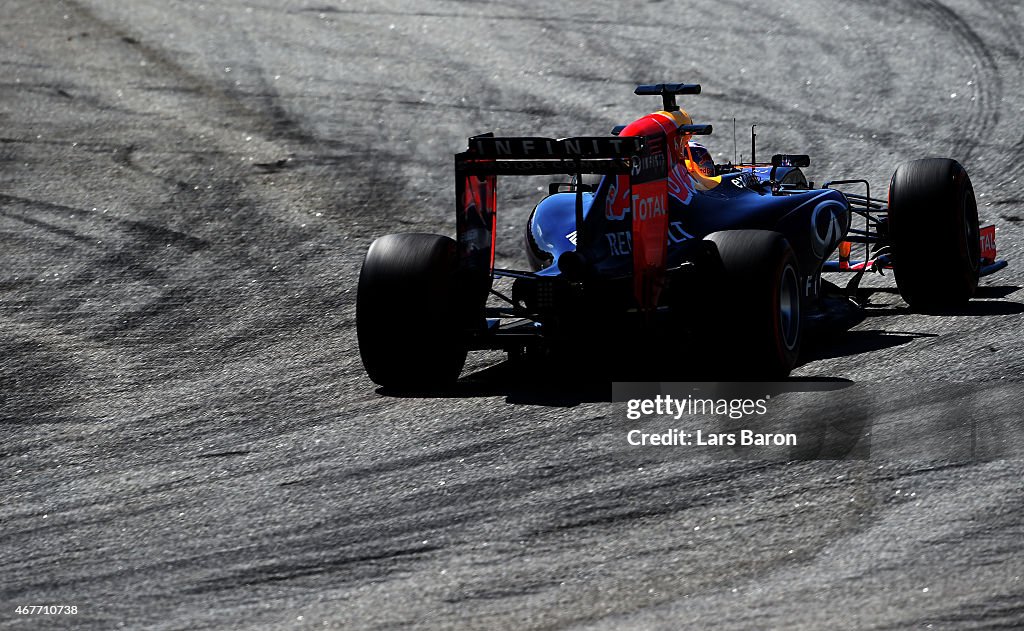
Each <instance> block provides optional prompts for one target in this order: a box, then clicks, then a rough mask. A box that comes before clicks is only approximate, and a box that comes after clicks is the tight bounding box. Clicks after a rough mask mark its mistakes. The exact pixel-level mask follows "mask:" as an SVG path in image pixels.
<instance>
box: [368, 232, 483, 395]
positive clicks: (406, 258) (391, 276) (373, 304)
mask: <svg viewBox="0 0 1024 631" xmlns="http://www.w3.org/2000/svg"><path fill="white" fill-rule="evenodd" d="M457 267H458V262H457V254H456V243H455V241H454V240H452V239H450V238H448V237H444V236H440V235H434V234H414V233H410V234H392V235H388V236H385V237H381V238H379V239H377V240H376V241H374V242H373V244H372V245H371V246H370V249H369V251H368V252H367V253H366V259H365V260H364V261H363V268H362V271H361V272H360V274H359V290H358V294H357V297H356V332H357V336H358V338H359V354H360V356H361V357H362V360H363V366H364V367H365V368H366V373H367V374H368V375H369V377H370V379H371V380H373V382H374V383H377V384H379V385H381V386H384V387H386V388H393V389H396V390H407V391H408V390H412V391H425V390H432V389H436V388H438V387H443V386H446V385H450V384H452V383H454V382H455V381H456V380H457V379H458V377H459V373H460V372H461V371H462V366H463V364H464V363H465V361H466V354H467V350H466V344H465V340H464V339H463V336H464V331H465V330H466V328H467V324H468V322H469V321H470V320H469V318H467V309H466V307H465V304H466V301H465V300H464V299H463V297H462V295H461V294H460V292H459V290H458V283H457V281H456V270H457Z"/></svg>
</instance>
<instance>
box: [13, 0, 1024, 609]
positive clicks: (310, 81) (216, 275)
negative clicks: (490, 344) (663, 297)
mask: <svg viewBox="0 0 1024 631" xmlns="http://www.w3.org/2000/svg"><path fill="white" fill-rule="evenodd" d="M0 15H2V18H3V19H0V42H2V43H0V46H2V49H3V55H4V56H3V65H2V68H3V76H2V78H0V83H2V89H0V168H2V171H0V173H2V176H0V234H2V239H3V247H2V248H0V321H2V327H0V367H2V372H0V397H2V403H0V417H2V419H0V420H2V423H3V425H2V427H3V434H4V439H3V444H2V446H0V471H2V477H0V501H2V505H0V542H2V545H0V628H3V629H8V628H10V629H15V628H25V629H37V628H65V627H66V628H71V627H74V628H90V629H91V628H95V629H108V628H114V627H125V628H133V629H138V628H154V629H199V628H210V629H222V628H395V627H404V626H414V627H425V628H460V627H464V628H486V629H496V628H516V629H523V628H552V627H580V628H597V629H624V628H644V629H649V628H653V629H657V628H665V629H676V628H680V627H688V626H692V627H693V628H720V629H746V628H772V627H774V628H790V629H792V628H806V629H820V628H830V627H837V626H838V627H859V628H873V629H890V628H892V629H897V628H898V629H903V628H911V627H923V626H928V628H936V629H939V628H951V629H964V628H1010V627H1015V626H1020V625H1022V624H1024V581H1022V578H1021V577H1022V576H1024V544H1022V541H1024V519H1022V517H1021V515H1022V514H1024V488H1022V486H1021V476H1022V474H1024V457H1022V453H1021V451H1022V450H1021V447H1020V445H1021V444H1022V443H1021V440H1022V439H1024V429H1022V425H1024V421H1022V420H1021V413H1020V412H1019V411H1018V409H1017V408H1016V406H1017V404H1018V403H1019V401H1020V400H1021V395H1022V394H1024V387H1022V386H1021V381H1022V378H1021V375H1022V373H1024V349H1022V344H1021V337H1020V336H1021V330H1022V325H1024V315H1022V313H1024V305H1022V304H1021V302H1022V300H1024V292H1022V291H1020V288H1021V286H1022V284H1024V282H1022V281H1024V278H1022V270H1024V263H1021V262H1022V261H1024V252H1022V247H1021V244H1022V243H1024V231H1022V224H1021V218H1022V216H1024V201H1022V198H1024V195H1022V194H1021V192H1020V191H1021V189H1022V184H1024V182H1020V181H1018V180H1019V179H1020V177H1021V176H1019V165H1020V163H1021V161H1022V159H1024V122H1022V121H1024V76H1022V75H1024V63H1022V55H1024V41H1022V40H1024V30H1022V28H1021V25H1022V24H1024V8H1022V7H1021V5H1020V4H1019V3H1017V2H1013V1H1010V0H1005V1H1000V0H977V1H966V0H965V1H962V2H955V3H947V4H944V3H941V2H938V1H934V0H899V1H897V2H878V1H872V0H857V1H854V2H844V3H837V4H836V5H835V6H830V7H822V6H819V3H817V2H810V1H807V2H779V3H767V4H765V3H760V4H751V3H749V2H732V1H724V2H720V3H717V4H714V5H709V4H707V3H688V2H652V3H628V4H623V3H616V2H611V1H604V2H600V3H592V4H590V5H589V6H588V7H587V8H584V7H583V6H580V5H575V4H573V3H556V4H554V5H550V6H549V5H547V4H546V3H540V2H523V1H520V2H508V3H493V4H490V3H465V2H457V1H448V2H443V1H428V2H412V1H397V2H384V1H383V0H377V1H372V0H371V1H367V2H354V1H352V2H345V1H344V0H340V1H339V0H322V1H320V2H315V1H313V0H310V1H308V2H300V1H289V2H283V3H282V2H271V1H269V0H252V1H250V2H242V1H241V0H221V1H218V2H209V3H207V4H205V5H201V4H199V3H196V2H185V1H183V0H159V1H157V0H137V1H133V2H131V3H124V2H119V1H116V0H82V1H79V2H72V1H65V2H60V1H57V0H5V2H4V3H3V7H2V9H0ZM672 80H680V81H695V82H700V83H702V84H703V85H704V88H705V92H704V94H703V95H701V96H700V97H695V98H692V99H690V100H688V101H687V103H686V106H687V107H688V109H689V110H690V112H691V113H692V114H693V116H694V118H695V120H697V121H701V122H704V121H706V122H711V123H713V124H715V126H716V128H717V129H718V130H719V134H718V136H716V137H712V138H711V139H710V140H709V143H708V144H709V145H710V146H711V148H712V150H713V152H714V153H716V154H720V157H721V158H723V159H724V158H727V157H731V154H732V141H731V140H732V139H731V138H730V136H731V119H732V117H736V119H737V120H738V121H739V125H740V146H741V148H745V146H746V140H745V138H746V135H745V134H746V132H745V131H744V130H745V127H744V125H747V124H749V122H752V121H755V120H756V121H757V122H758V124H759V128H758V131H759V141H760V143H761V146H762V147H763V149H762V151H764V152H765V155H767V154H768V153H770V152H772V151H777V150H789V151H806V152H807V153H810V154H811V156H812V159H813V166H812V168H811V169H809V172H810V174H811V176H812V179H815V180H817V181H822V180H824V179H827V178H829V177H854V176H856V177H867V178H868V179H870V180H871V181H872V183H873V184H874V185H875V189H874V191H876V192H882V191H883V190H884V187H885V186H886V184H887V182H888V178H889V175H890V173H891V172H892V170H893V169H894V168H895V166H896V164H898V163H899V162H901V161H905V160H909V159H914V158H918V157H924V156H929V155H944V156H951V157H955V158H957V159H959V160H960V161H961V162H963V163H964V165H965V166H966V167H967V169H968V171H969V172H970V173H971V176H972V179H973V181H974V184H975V188H976V191H977V193H978V195H979V202H980V206H981V213H982V216H983V221H984V220H988V221H991V222H995V223H997V224H998V226H999V228H1000V232H999V237H998V239H999V246H1000V249H1001V253H1002V254H1003V255H1005V257H1006V258H1008V259H1010V260H1011V262H1012V265H1013V266H1012V267H1011V268H1010V269H1009V270H1007V271H1006V272H1004V273H1003V274H1001V275H999V276H995V277H992V278H989V279H985V280H984V281H983V289H982V294H981V295H982V298H981V299H980V300H979V301H977V302H976V303H975V304H974V306H972V307H971V309H969V310H967V311H965V312H963V313H961V314H957V315H951V316H942V317H935V316H920V315H914V314H911V313H909V312H907V310H906V309H905V308H904V307H903V306H902V303H901V302H900V300H899V298H898V296H896V295H895V294H894V293H891V292H884V291H880V292H877V293H876V294H875V295H874V296H873V301H874V302H873V307H872V309H871V312H870V314H869V316H868V318H867V319H866V320H865V321H864V322H862V323H861V324H860V325H858V326H857V327H856V328H855V329H854V330H853V331H852V332H851V333H850V334H849V335H847V336H845V337H843V338H842V339H841V340H839V341H838V342H836V343H834V344H831V345H827V346H824V347H821V348H819V349H818V350H816V351H814V352H813V353H811V354H809V355H808V358H807V360H808V361H807V363H805V364H804V365H803V366H802V367H800V368H799V370H798V371H797V373H796V375H797V376H801V377H805V378H808V383H816V380H819V381H820V380H826V381H827V380H849V381H852V382H855V385H854V386H852V387H850V388H848V389H846V390H843V391H841V392H839V393H836V394H835V395H834V397H824V396H820V395H814V394H803V395H800V394H797V395H789V397H788V399H786V398H780V400H779V401H780V403H779V406H780V407H779V408H777V409H776V411H777V412H779V411H780V410H781V412H779V413H778V414H777V415H776V418H777V419H778V422H780V423H789V424H791V425H793V426H796V427H797V428H798V429H800V431H802V432H805V434H807V435H814V436H817V437H818V438H820V439H821V440H819V441H818V443H817V447H814V448H812V449H810V450H805V451H802V452H799V453H796V454H788V455H787V454H786V453H781V454H780V453H775V452H769V453H755V454H751V453H743V454H737V453H731V452H727V451H722V450H718V451H715V450H703V451H696V450H694V451H687V450H673V449H654V448H633V447H630V446H628V445H627V444H626V441H625V432H626V431H627V430H628V429H631V428H634V427H641V428H646V429H650V430H652V431H653V430H659V429H660V430H664V429H667V428H668V427H673V426H676V424H675V423H670V422H668V421H665V420H663V419H654V420H649V421H645V422H634V421H628V420H627V419H626V414H625V406H624V405H623V404H622V403H611V402H609V399H608V393H607V389H606V388H602V387H595V388H593V389H590V388H558V389H551V388H544V387H540V386H536V385H533V386H531V385H530V384H529V382H525V383H522V382H520V383H519V384H517V385H507V384H506V383H505V381H504V380H503V379H502V376H503V375H505V376H508V375H507V367H504V366H502V365H497V366H495V364H497V363H498V362H500V360H501V358H500V357H495V356H483V357H479V358H475V359H473V360H472V361H473V364H472V365H471V366H469V367H468V370H467V374H468V375H470V376H469V377H468V379H467V381H466V382H465V383H464V384H463V386H461V387H460V389H459V390H457V391H456V392H454V393H452V395H451V396H448V397H443V398H397V397H392V396H385V395H382V394H381V393H378V392H377V391H375V389H374V386H373V385H372V384H371V383H370V382H369V381H368V380H367V379H366V377H365V375H364V373H363V371H362V368H361V364H360V362H359V358H358V351H357V348H356V343H355V329H354V297H355V285H356V278H357V274H358V269H359V265H360V262H361V257H362V255H363V253H364V252H365V250H366V248H367V246H368V245H369V243H370V241H371V240H372V239H373V238H374V237H376V236H379V235H382V234H385V233H388V232H400V231H425V232H440V233H446V234H450V233H452V232H453V220H452V212H451V208H452V199H451V196H452V190H453V185H452V184H453V182H452V173H451V154H452V153H453V152H455V151H456V150H459V149H460V147H462V146H463V144H462V143H463V142H464V139H465V136H467V135H469V134H471V133H477V132H481V131H485V130H493V131H495V132H497V133H499V134H536V135H543V136H564V135H571V134H590V133H593V134H600V133H605V132H606V131H607V130H608V129H609V128H610V127H611V126H613V125H615V124H618V123H624V122H628V121H629V120H632V119H633V118H635V117H636V116H637V115H639V114H642V113H644V111H645V110H647V109H648V108H649V107H652V105H653V104H652V103H650V102H647V101H646V100H645V99H642V98H640V97H634V96H633V95H632V94H631V90H632V86H633V85H634V83H636V82H648V81H672ZM544 184H545V182H534V181H530V180H528V181H526V182H511V181H510V183H509V184H508V185H507V186H505V185H503V190H502V201H501V203H502V205H503V208H505V209H508V210H507V212H504V213H503V218H502V222H503V233H502V238H503V241H502V245H501V249H500V256H501V258H502V259H503V262H505V263H506V264H515V263H516V260H517V258H516V257H517V256H518V255H517V251H516V248H517V247H518V236H519V234H520V232H519V231H520V229H521V226H522V222H523V220H524V218H525V215H526V213H527V212H528V211H529V208H530V205H531V201H532V200H533V199H535V198H536V195H537V191H536V190H535V189H536V188H537V187H538V186H543V185H544ZM883 280H884V279H883ZM879 286H883V285H879ZM680 361H686V358H680ZM953 382H958V385H950V384H952V383H953ZM847 404H849V405H852V406H856V409H858V410H860V413H859V414H858V415H855V416H856V417H857V421H856V422H855V423H854V424H853V425H852V426H851V425H848V426H845V427H839V428H836V427H833V426H830V425H829V424H828V423H827V422H826V421H827V419H829V418H831V416H832V415H836V414H839V411H838V410H840V409H842V408H841V406H845V405H847ZM690 422H691V423H692V425H691V426H692V427H705V428H706V427H707V426H702V425H700V423H702V422H704V421H700V420H692V421H690ZM815 428H817V429H815ZM815 432H817V433H815ZM826 434H827V436H830V437H827V436H826ZM812 442H813V441H812ZM788 457H797V458H798V459H797V460H788ZM836 458H838V459H836ZM18 605H76V606H77V607H78V608H79V612H80V613H79V614H78V615H77V616H63V617H59V616H41V615H36V616H24V615H22V616H19V615H16V614H15V613H14V609H15V607H16V606H18Z"/></svg>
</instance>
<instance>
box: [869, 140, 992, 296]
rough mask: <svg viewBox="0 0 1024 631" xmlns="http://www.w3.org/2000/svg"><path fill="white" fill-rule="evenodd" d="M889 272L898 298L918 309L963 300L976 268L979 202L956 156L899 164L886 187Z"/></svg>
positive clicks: (973, 283)
mask: <svg viewBox="0 0 1024 631" xmlns="http://www.w3.org/2000/svg"><path fill="white" fill-rule="evenodd" d="M889 232H890V237H891V241H892V258H893V272H894V274H895V276H896V286H897V287H898V288H899V290H900V295H901V296H902V297H903V300H905V301H906V302H907V304H909V305H910V306H911V307H913V308H914V309H917V310H928V309H947V308H951V307H958V306H962V305H963V304H965V303H966V302H967V301H968V300H970V298H971V296H973V295H974V292H975V290H977V288H978V274H979V272H980V269H981V246H980V244H979V229H978V205H977V202H976V200H975V198H974V188H973V187H972V186H971V179H970V178H969V177H968V176H967V171H966V170H965V169H964V168H963V167H962V166H961V165H960V163H959V162H957V161H956V160H950V159H948V158H928V159H925V160H914V161H913V162H907V163H905V164H902V165H900V166H899V168H897V169H896V172H895V173H893V176H892V181H891V183H890V185H889Z"/></svg>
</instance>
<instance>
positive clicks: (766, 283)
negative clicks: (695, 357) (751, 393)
mask: <svg viewBox="0 0 1024 631" xmlns="http://www.w3.org/2000/svg"><path fill="white" fill-rule="evenodd" d="M705 240H707V241H711V242H712V243H714V244H715V246H716V248H717V250H718V258H719V260H720V261H721V270H720V271H721V275H720V278H719V279H718V281H719V282H718V283H716V290H715V291H714V292H713V294H714V295H715V298H716V299H715V304H714V305H713V307H712V309H711V314H710V315H712V318H711V321H710V322H709V326H710V328H711V329H712V331H713V332H714V333H715V336H714V337H715V339H714V341H713V343H714V344H715V345H716V347H717V349H716V350H714V351H713V354H714V356H715V357H718V358H721V368H722V370H723V371H725V372H726V373H727V374H729V375H730V376H739V377H746V378H758V379H779V378H784V377H786V376H787V375H789V373H790V371H791V370H792V369H793V367H794V366H795V365H796V362H797V358H798V357H799V354H800V342H801V338H802V333H803V321H802V315H801V292H800V268H799V265H798V262H797V258H796V254H795V253H794V252H793V249H792V248H791V247H790V245H789V242H788V241H786V238H785V237H783V236H782V235H781V234H779V233H778V232H771V231H768V230H727V231H722V232H714V233H712V234H709V235H708V236H706V237H705Z"/></svg>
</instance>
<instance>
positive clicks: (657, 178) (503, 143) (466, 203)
mask: <svg viewBox="0 0 1024 631" xmlns="http://www.w3.org/2000/svg"><path fill="white" fill-rule="evenodd" d="M468 144H469V146H468V148H467V150H466V151H464V152H462V153H458V154H455V199H456V209H455V210H456V233H457V241H458V243H459V255H460V257H459V261H460V268H461V270H462V271H463V272H464V273H468V274H469V275H470V276H473V277H476V278H480V279H482V278H483V277H488V278H490V277H492V276H493V272H494V241H495V234H496V230H495V227H496V224H497V214H496V213H497V208H496V206H497V195H496V191H497V176H499V175H570V176H575V177H577V178H579V176H581V175H583V174H599V175H628V176H629V181H630V188H631V196H630V199H631V200H632V204H631V208H632V211H633V212H632V217H633V225H632V231H633V243H634V248H633V266H634V269H633V271H634V278H635V282H636V295H637V301H638V303H639V305H640V306H641V307H642V308H653V306H654V304H656V300H657V294H658V292H659V291H660V286H661V282H660V281H661V279H662V277H663V275H664V270H665V259H666V254H667V242H668V187H667V180H666V178H667V174H668V143H667V142H666V140H665V136H664V134H658V135H654V136H626V137H620V136H611V137H609V136H595V137H576V138H561V139H554V138H537V137H495V136H494V135H493V134H484V135H480V136H474V137H472V138H470V139H469V143H468ZM591 223H592V222H591ZM589 232H590V230H588V226H587V222H586V221H584V212H583V189H582V187H577V189H576V231H575V244H576V255H577V256H578V257H580V258H581V259H582V261H581V262H582V263H583V264H584V265H586V262H587V258H588V255H589V254H590V252H591V249H590V248H589V247H588V246H589V245H590V243H589V240H590V238H591V237H593V236H594V235H591V234H589ZM638 245H639V246H641V247H636V246H638Z"/></svg>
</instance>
